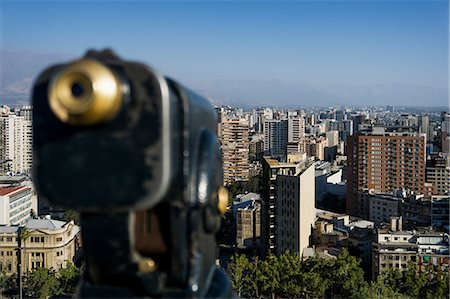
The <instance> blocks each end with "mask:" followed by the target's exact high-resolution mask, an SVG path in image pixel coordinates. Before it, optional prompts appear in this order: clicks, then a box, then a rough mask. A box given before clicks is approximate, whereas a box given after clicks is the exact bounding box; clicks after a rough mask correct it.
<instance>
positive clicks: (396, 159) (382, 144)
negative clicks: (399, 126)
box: [346, 128, 432, 215]
mask: <svg viewBox="0 0 450 299" xmlns="http://www.w3.org/2000/svg"><path fill="white" fill-rule="evenodd" d="M347 162H348V168H347V199H346V209H347V213H349V214H353V215H359V211H361V209H362V205H363V203H361V202H359V200H358V199H357V192H358V191H361V190H373V191H374V192H376V193H389V192H392V191H393V190H397V189H405V190H408V191H413V192H415V193H419V194H428V193H431V191H432V187H431V184H426V183H425V136H424V134H421V133H411V132H387V131H385V129H384V128H374V130H373V131H372V132H371V133H368V134H365V135H357V136H350V137H349V138H348V144H347Z"/></svg>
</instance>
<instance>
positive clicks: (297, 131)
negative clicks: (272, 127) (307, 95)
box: [288, 116, 305, 142]
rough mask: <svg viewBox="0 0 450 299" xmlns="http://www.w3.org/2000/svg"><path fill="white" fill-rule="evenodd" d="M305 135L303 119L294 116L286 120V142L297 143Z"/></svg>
mask: <svg viewBox="0 0 450 299" xmlns="http://www.w3.org/2000/svg"><path fill="white" fill-rule="evenodd" d="M304 135H305V119H304V118H303V117H301V116H294V117H290V118H289V119H288V142H299V141H300V138H302V137H303V136H304Z"/></svg>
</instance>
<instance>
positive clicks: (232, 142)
mask: <svg viewBox="0 0 450 299" xmlns="http://www.w3.org/2000/svg"><path fill="white" fill-rule="evenodd" d="M221 130H222V132H221V140H222V155H223V180H224V183H225V184H229V183H231V182H234V181H247V180H248V179H249V170H250V166H249V122H248V120H246V119H245V118H238V119H225V120H223V121H222V123H221Z"/></svg>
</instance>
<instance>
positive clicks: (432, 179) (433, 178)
mask: <svg viewBox="0 0 450 299" xmlns="http://www.w3.org/2000/svg"><path fill="white" fill-rule="evenodd" d="M425 171H426V181H427V182H428V183H431V184H433V193H434V194H436V195H447V194H449V192H450V158H449V155H448V154H443V153H431V154H429V155H428V156H427V160H426V168H425Z"/></svg>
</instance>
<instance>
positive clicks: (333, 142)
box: [325, 131, 339, 146]
mask: <svg viewBox="0 0 450 299" xmlns="http://www.w3.org/2000/svg"><path fill="white" fill-rule="evenodd" d="M325 136H326V137H327V144H328V145H327V146H337V145H338V144H339V132H338V131H328V132H326V133H325Z"/></svg>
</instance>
